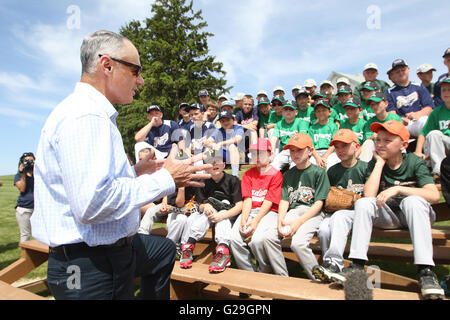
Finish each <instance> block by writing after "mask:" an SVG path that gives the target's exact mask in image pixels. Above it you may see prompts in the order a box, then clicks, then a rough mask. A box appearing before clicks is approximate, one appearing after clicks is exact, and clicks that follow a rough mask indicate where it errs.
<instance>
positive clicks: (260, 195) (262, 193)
mask: <svg viewBox="0 0 450 320" xmlns="http://www.w3.org/2000/svg"><path fill="white" fill-rule="evenodd" d="M268 191H269V190H263V189H259V190H252V201H254V202H263V201H264V198H265V197H266V194H267V192H268Z"/></svg>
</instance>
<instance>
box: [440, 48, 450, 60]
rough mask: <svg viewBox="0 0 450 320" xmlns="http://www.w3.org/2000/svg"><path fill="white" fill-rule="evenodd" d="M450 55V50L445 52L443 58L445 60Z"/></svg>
mask: <svg viewBox="0 0 450 320" xmlns="http://www.w3.org/2000/svg"><path fill="white" fill-rule="evenodd" d="M449 54H450V48H448V49H447V50H445V52H444V55H443V56H442V58H444V57H445V56H448V55H449Z"/></svg>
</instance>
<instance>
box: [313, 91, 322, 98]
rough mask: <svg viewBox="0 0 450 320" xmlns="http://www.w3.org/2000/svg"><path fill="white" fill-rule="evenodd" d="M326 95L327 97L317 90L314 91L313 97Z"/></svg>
mask: <svg viewBox="0 0 450 320" xmlns="http://www.w3.org/2000/svg"><path fill="white" fill-rule="evenodd" d="M324 97H325V95H324V94H323V93H322V92H319V91H316V92H314V94H313V95H312V97H311V98H313V99H317V98H324Z"/></svg>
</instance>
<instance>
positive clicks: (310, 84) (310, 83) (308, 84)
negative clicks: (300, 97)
mask: <svg viewBox="0 0 450 320" xmlns="http://www.w3.org/2000/svg"><path fill="white" fill-rule="evenodd" d="M303 86H304V87H305V88H311V87H314V86H316V87H317V83H316V80H314V79H306V80H305V83H304V84H303Z"/></svg>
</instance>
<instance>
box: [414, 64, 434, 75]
mask: <svg viewBox="0 0 450 320" xmlns="http://www.w3.org/2000/svg"><path fill="white" fill-rule="evenodd" d="M430 70H433V71H436V69H435V68H433V66H432V65H431V64H428V63H425V64H422V65H421V66H419V67H418V68H417V73H425V72H428V71H430Z"/></svg>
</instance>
